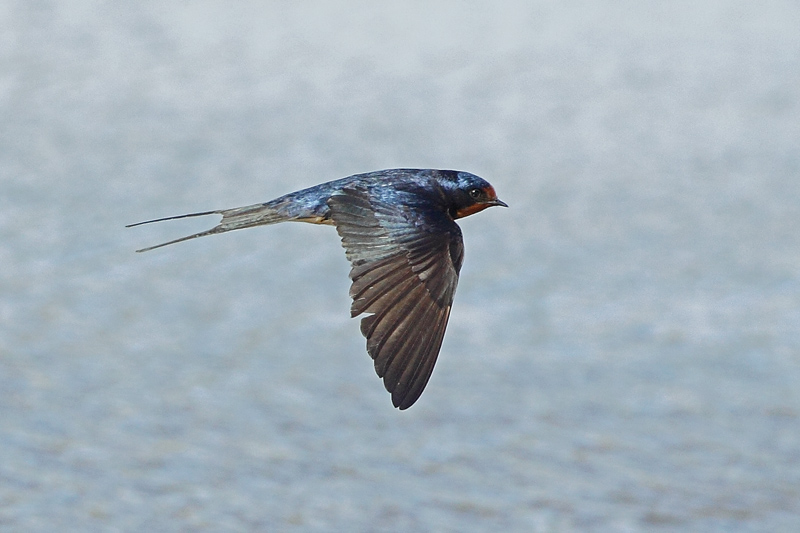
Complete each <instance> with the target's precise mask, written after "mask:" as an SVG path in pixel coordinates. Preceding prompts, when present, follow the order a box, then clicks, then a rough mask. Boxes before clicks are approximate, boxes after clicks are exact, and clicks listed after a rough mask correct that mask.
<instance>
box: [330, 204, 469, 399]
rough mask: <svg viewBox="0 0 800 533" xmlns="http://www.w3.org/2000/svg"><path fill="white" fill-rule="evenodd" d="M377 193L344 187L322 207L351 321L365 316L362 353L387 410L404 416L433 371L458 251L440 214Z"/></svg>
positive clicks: (453, 231) (451, 227)
mask: <svg viewBox="0 0 800 533" xmlns="http://www.w3.org/2000/svg"><path fill="white" fill-rule="evenodd" d="M379 192H380V190H378V193H376V192H375V191H368V190H365V189H360V188H345V189H343V190H342V191H341V193H338V194H335V195H333V196H332V197H331V198H330V200H328V205H329V206H330V209H331V219H332V220H333V223H334V224H335V225H336V229H337V231H338V232H339V235H340V236H341V238H342V244H343V246H344V248H345V252H346V254H347V259H348V260H349V261H350V263H351V266H352V269H351V270H350V279H351V280H352V281H353V284H352V286H351V287H350V296H351V297H352V298H353V304H352V306H351V314H352V316H354V317H355V316H358V315H360V314H362V313H370V314H369V316H366V317H364V318H363V319H362V320H361V333H363V335H364V336H365V337H366V338H367V352H368V353H369V355H370V356H371V357H372V358H373V359H374V361H375V371H376V372H377V373H378V376H380V377H382V378H383V382H384V385H385V386H386V390H388V391H389V392H390V393H391V394H392V403H393V404H394V405H395V407H399V408H400V409H406V408H408V407H410V406H411V405H412V404H413V403H414V402H415V401H416V400H417V399H418V398H419V396H420V395H421V394H422V391H423V390H424V389H425V385H427V383H428V379H430V376H431V372H433V366H434V364H435V363H436V358H437V357H438V355H439V349H440V348H441V346H442V339H443V338H444V332H445V328H446V327H447V320H448V318H449V317H450V308H451V306H452V303H453V297H454V295H455V291H456V285H457V284H458V272H459V270H460V268H461V262H462V258H463V253H464V246H463V241H462V238H461V231H460V229H459V228H458V225H457V224H456V223H455V222H453V220H452V219H450V218H449V217H448V216H447V214H446V212H444V211H442V210H439V209H434V208H431V209H426V208H425V206H424V205H415V199H414V198H408V199H403V198H395V197H385V198H384V197H383V196H382V194H379ZM386 194H389V193H388V192H387V193H386ZM391 194H395V195H396V194H401V195H411V193H408V192H403V193H398V192H396V191H395V192H393V193H391ZM417 200H418V199H417Z"/></svg>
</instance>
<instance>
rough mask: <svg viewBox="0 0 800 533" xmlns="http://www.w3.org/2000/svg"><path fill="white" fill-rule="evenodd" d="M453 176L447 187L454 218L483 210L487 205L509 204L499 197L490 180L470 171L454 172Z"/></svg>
mask: <svg viewBox="0 0 800 533" xmlns="http://www.w3.org/2000/svg"><path fill="white" fill-rule="evenodd" d="M453 174H454V175H451V176H449V177H451V178H453V179H452V181H451V180H448V181H450V183H449V184H448V185H449V186H447V187H445V189H446V190H447V191H448V200H449V202H450V204H451V207H450V215H451V216H452V217H453V218H463V217H466V216H469V215H474V214H475V213H477V212H479V211H483V210H484V209H486V208H487V207H492V206H495V205H499V206H502V207H508V205H507V204H506V203H505V202H503V201H502V200H500V199H499V198H498V197H497V193H495V191H494V187H492V186H491V185H490V184H489V182H488V181H486V180H485V179H483V178H481V177H478V176H476V175H475V174H470V173H469V172H454V173H453Z"/></svg>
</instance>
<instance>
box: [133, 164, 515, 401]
mask: <svg viewBox="0 0 800 533" xmlns="http://www.w3.org/2000/svg"><path fill="white" fill-rule="evenodd" d="M495 205H499V206H503V207H508V206H507V205H506V204H505V203H504V202H502V201H500V200H499V199H498V198H497V194H495V191H494V188H493V187H492V186H491V185H490V184H489V183H488V182H487V181H485V180H484V179H482V178H479V177H478V176H475V175H474V174H470V173H468V172H459V171H455V170H433V169H425V170H418V169H393V170H380V171H377V172H369V173H366V174H356V175H354V176H349V177H347V178H342V179H338V180H334V181H330V182H328V183H322V184H320V185H316V186H314V187H310V188H308V189H303V190H301V191H296V192H292V193H289V194H287V195H285V196H281V197H280V198H276V199H274V200H272V201H269V202H266V203H261V204H255V205H249V206H245V207H236V208H233V209H223V210H220V211H205V212H202V213H190V214H187V215H178V216H172V217H166V218H159V219H155V220H148V221H146V222H139V223H137V224H130V225H129V226H127V227H133V226H138V225H140V224H149V223H151V222H160V221H163V220H173V219H178V218H186V217H198V216H203V215H212V214H216V215H222V220H221V221H220V223H219V224H218V225H217V226H216V227H214V228H212V229H210V230H207V231H203V232H200V233H195V234H194V235H189V236H187V237H182V238H180V239H175V240H173V241H169V242H165V243H163V244H158V245H156V246H151V247H149V248H143V249H141V250H137V251H138V252H145V251H147V250H153V249H155V248H160V247H161V246H166V245H168V244H174V243H176V242H181V241H186V240H189V239H195V238H197V237H204V236H206V235H214V234H217V233H225V232H227V231H231V230H235V229H242V228H249V227H252V226H262V225H266V224H275V223H277V222H285V221H298V222H310V223H312V224H329V225H333V226H336V231H337V232H338V233H339V236H340V237H341V239H342V245H343V246H344V249H345V253H346V255H347V259H348V260H349V261H350V264H351V270H350V279H351V280H352V282H353V283H352V285H351V287H350V296H351V298H352V299H353V304H352V305H351V307H350V314H351V316H352V317H356V316H358V315H361V314H362V313H366V316H365V317H364V318H362V319H361V333H362V334H363V335H364V337H366V339H367V352H368V353H369V355H370V356H371V357H372V359H373V360H374V362H375V371H376V372H377V374H378V376H379V377H381V378H383V383H384V385H385V387H386V390H387V391H389V392H390V393H391V395H392V403H393V404H394V406H395V407H398V408H400V409H407V408H409V407H411V405H413V404H414V402H416V401H417V399H418V398H419V396H420V395H421V394H422V391H423V389H424V388H425V385H427V383H428V379H429V378H430V376H431V372H433V365H434V364H435V363H436V358H437V357H438V355H439V349H440V348H441V346H442V339H443V338H444V331H445V328H446V327H447V320H448V318H449V317H450V308H451V306H452V304H453V296H454V295H455V292H456V284H457V283H458V273H459V271H460V270H461V263H462V261H463V258H464V242H463V240H462V238H461V229H460V228H459V227H458V225H457V224H456V223H455V219H457V218H462V217H465V216H469V215H472V214H474V213H477V212H479V211H482V210H484V209H486V208H487V207H492V206H495Z"/></svg>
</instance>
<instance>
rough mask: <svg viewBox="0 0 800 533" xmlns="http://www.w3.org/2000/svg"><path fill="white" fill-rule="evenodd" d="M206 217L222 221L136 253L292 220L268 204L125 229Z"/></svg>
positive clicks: (186, 216) (184, 216)
mask: <svg viewBox="0 0 800 533" xmlns="http://www.w3.org/2000/svg"><path fill="white" fill-rule="evenodd" d="M205 215H222V220H221V221H220V223H219V224H217V225H216V226H215V227H213V228H211V229H210V230H206V231H201V232H200V233H195V234H194V235H187V236H186V237H181V238H180V239H175V240H173V241H168V242H162V243H161V244H156V245H155V246H148V247H147V248H142V249H141V250H136V251H137V252H147V251H149V250H155V249H156V248H161V247H162V246H167V245H169V244H175V243H177V242H183V241H188V240H190V239H196V238H198V237H205V236H206V235H215V234H217V233H225V232H226V231H232V230H235V229H242V228H250V227H253V226H263V225H267V224H275V223H276V222H283V221H284V220H289V219H290V218H291V217H289V216H287V215H285V214H283V213H281V212H280V211H279V210H278V209H276V208H275V207H273V206H271V205H270V204H269V203H267V204H255V205H248V206H245V207H235V208H233V209H223V210H221V211H204V212H202V213H189V214H187V215H177V216H173V217H164V218H156V219H154V220H146V221H144V222H137V223H136V224H128V225H127V226H125V227H126V228H132V227H134V226H141V225H142V224H151V223H153V222H162V221H164V220H175V219H178V218H191V217H202V216H205Z"/></svg>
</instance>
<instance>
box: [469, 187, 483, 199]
mask: <svg viewBox="0 0 800 533" xmlns="http://www.w3.org/2000/svg"><path fill="white" fill-rule="evenodd" d="M469 195H470V196H471V197H472V198H474V199H475V200H477V199H478V198H480V197H481V196H483V191H482V190H480V189H478V188H475V189H470V190H469Z"/></svg>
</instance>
